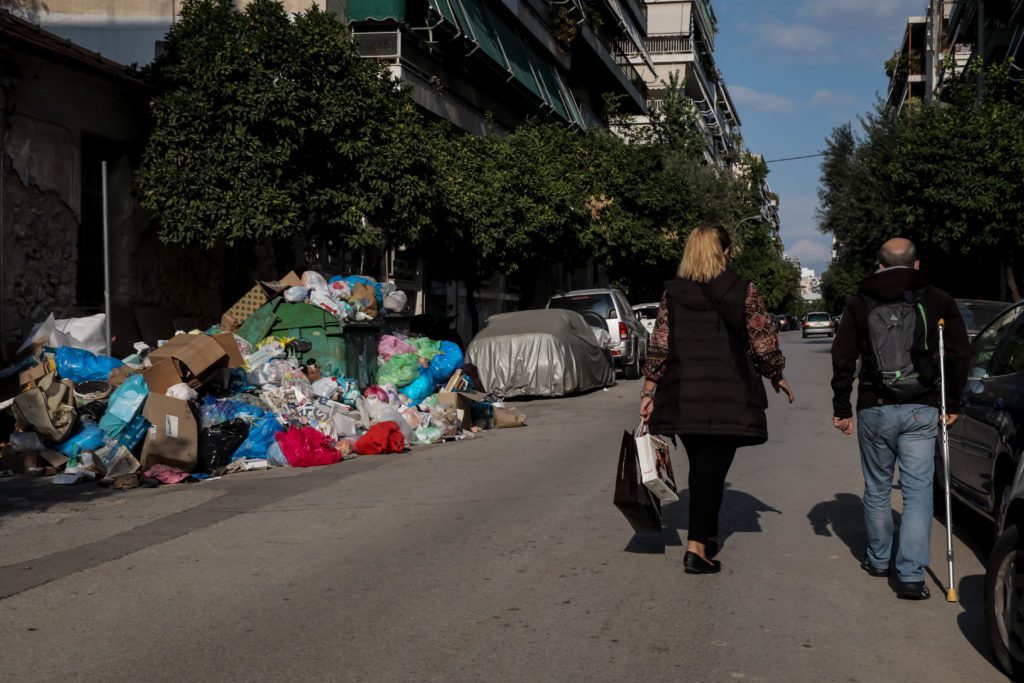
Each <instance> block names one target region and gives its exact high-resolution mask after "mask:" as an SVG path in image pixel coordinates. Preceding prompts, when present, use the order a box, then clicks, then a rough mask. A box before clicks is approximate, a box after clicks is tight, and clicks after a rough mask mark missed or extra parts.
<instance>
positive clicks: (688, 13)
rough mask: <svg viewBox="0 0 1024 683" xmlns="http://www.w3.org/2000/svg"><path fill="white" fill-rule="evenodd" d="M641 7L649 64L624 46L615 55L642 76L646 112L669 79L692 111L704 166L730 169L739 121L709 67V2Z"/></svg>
mask: <svg viewBox="0 0 1024 683" xmlns="http://www.w3.org/2000/svg"><path fill="white" fill-rule="evenodd" d="M646 4H647V45H646V46H647V53H648V55H649V59H647V58H645V57H644V55H641V54H640V53H639V52H637V51H634V50H632V49H631V46H630V44H629V43H626V42H623V44H622V46H621V49H622V50H623V51H624V52H626V53H627V54H628V55H629V56H630V58H631V60H632V62H633V65H634V66H635V67H636V68H637V70H639V71H640V73H641V74H642V76H643V79H644V82H645V83H646V84H647V88H648V91H649V96H648V100H649V105H650V107H651V108H652V109H657V108H658V107H659V106H660V105H661V102H662V100H663V98H664V93H665V90H666V84H667V83H668V82H669V79H670V76H671V75H672V74H675V75H676V76H677V77H678V79H679V82H680V83H681V84H682V85H683V88H684V93H685V95H686V97H688V98H689V99H691V100H692V101H693V103H694V106H695V107H696V108H697V112H698V119H697V120H698V123H699V125H700V128H701V131H702V132H703V133H704V137H705V139H706V142H707V145H706V157H707V160H708V163H713V164H716V165H719V166H730V165H732V164H734V163H735V162H736V161H737V160H738V159H739V154H740V151H741V150H740V147H739V143H738V140H739V127H740V117H739V114H738V113H737V111H736V107H735V105H734V104H733V101H732V98H731V97H730V95H729V90H728V88H727V87H726V84H725V79H724V78H723V77H722V72H721V71H720V70H719V69H718V66H717V65H716V63H715V34H716V33H717V31H718V17H717V16H716V15H715V11H714V9H713V8H712V6H711V2H710V0H648V2H647V3H646Z"/></svg>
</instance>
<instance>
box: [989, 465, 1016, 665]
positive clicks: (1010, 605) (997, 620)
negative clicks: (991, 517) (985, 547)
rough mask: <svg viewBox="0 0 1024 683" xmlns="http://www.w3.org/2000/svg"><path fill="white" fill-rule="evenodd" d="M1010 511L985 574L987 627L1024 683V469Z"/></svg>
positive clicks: (1000, 655)
mask: <svg viewBox="0 0 1024 683" xmlns="http://www.w3.org/2000/svg"><path fill="white" fill-rule="evenodd" d="M1009 498H1010V503H1009V506H1008V508H1007V511H1006V526H1005V528H1004V529H1003V530H1002V533H1000V534H999V536H998V537H997V538H996V543H995V546H993V548H992V553H991V554H990V555H989V558H988V563H987V564H986V571H985V596H984V601H985V626H986V627H987V629H988V635H989V640H991V642H992V650H993V651H994V652H995V655H996V660H997V661H998V662H999V664H1000V665H1001V666H1002V667H1003V669H1004V670H1005V671H1006V673H1008V674H1009V675H1010V676H1011V678H1012V679H1013V680H1015V681H1019V680H1024V602H1022V601H1021V598H1022V596H1024V469H1022V468H1021V467H1020V466H1018V468H1017V474H1016V477H1015V478H1014V485H1013V488H1012V493H1011V495H1010V497H1009Z"/></svg>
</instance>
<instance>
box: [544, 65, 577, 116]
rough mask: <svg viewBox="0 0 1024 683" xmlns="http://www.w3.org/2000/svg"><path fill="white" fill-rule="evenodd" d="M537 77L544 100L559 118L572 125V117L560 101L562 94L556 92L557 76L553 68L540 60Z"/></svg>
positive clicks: (561, 100)
mask: <svg viewBox="0 0 1024 683" xmlns="http://www.w3.org/2000/svg"><path fill="white" fill-rule="evenodd" d="M536 66H537V75H538V76H539V77H540V82H541V86H542V87H543V89H544V99H545V100H546V101H547V103H548V104H549V105H551V108H552V109H554V110H555V113H557V114H558V115H559V116H561V117H562V118H563V119H565V120H566V121H567V122H569V123H572V122H573V118H572V115H571V114H569V109H568V107H566V105H565V100H564V99H562V93H560V92H559V91H558V74H557V73H556V72H555V67H553V66H552V65H551V62H549V61H547V60H543V59H542V60H540V61H539V62H538V63H537V64H536Z"/></svg>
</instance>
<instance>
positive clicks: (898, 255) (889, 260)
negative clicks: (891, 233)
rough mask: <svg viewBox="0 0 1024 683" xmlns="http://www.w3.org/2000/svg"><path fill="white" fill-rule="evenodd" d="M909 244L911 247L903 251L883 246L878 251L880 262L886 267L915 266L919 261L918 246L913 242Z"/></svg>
mask: <svg viewBox="0 0 1024 683" xmlns="http://www.w3.org/2000/svg"><path fill="white" fill-rule="evenodd" d="M909 244H910V246H909V247H906V248H905V249H903V250H901V251H891V250H890V249H889V248H888V247H885V246H883V247H882V249H881V250H880V251H879V252H878V262H879V263H880V264H882V265H883V266H885V267H886V268H896V267H899V266H902V267H904V268H913V267H914V263H916V262H917V247H916V246H914V243H913V242H909Z"/></svg>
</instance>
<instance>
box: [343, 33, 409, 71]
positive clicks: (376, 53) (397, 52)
mask: <svg viewBox="0 0 1024 683" xmlns="http://www.w3.org/2000/svg"><path fill="white" fill-rule="evenodd" d="M353 38H354V39H355V41H356V48H357V49H358V50H359V56H360V57H368V58H371V59H378V60H380V61H382V62H385V63H387V64H399V63H400V62H401V58H402V34H401V33H400V32H399V31H372V32H368V33H355V34H353Z"/></svg>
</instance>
